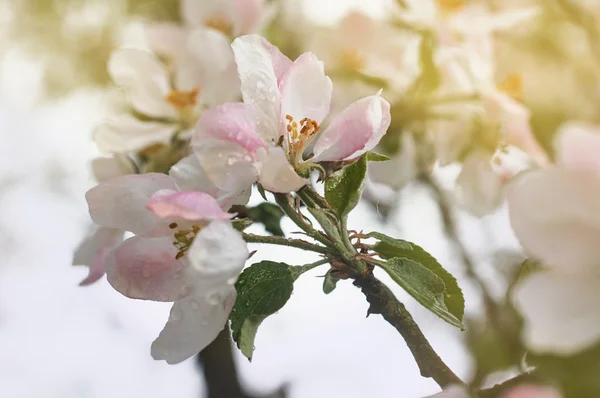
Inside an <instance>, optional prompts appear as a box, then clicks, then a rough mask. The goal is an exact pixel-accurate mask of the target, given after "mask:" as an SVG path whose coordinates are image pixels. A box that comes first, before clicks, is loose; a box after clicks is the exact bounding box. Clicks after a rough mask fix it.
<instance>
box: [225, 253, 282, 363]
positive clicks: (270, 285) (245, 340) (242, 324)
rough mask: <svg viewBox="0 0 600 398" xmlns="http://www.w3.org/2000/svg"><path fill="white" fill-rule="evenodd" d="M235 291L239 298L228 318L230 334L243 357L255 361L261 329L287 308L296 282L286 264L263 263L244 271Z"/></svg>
mask: <svg viewBox="0 0 600 398" xmlns="http://www.w3.org/2000/svg"><path fill="white" fill-rule="evenodd" d="M235 288H236V290H237V299H236V301H235V305H234V306H233V309H232V311H231V314H230V315H229V319H230V320H231V334H232V337H233V340H234V341H235V342H236V344H237V346H238V348H239V349H240V350H241V351H242V354H244V355H245V356H246V358H248V359H249V360H252V353H253V351H254V338H255V336H256V332H257V330H258V327H259V326H260V324H261V323H262V321H264V320H265V318H267V317H268V316H269V315H271V314H274V313H275V312H277V311H279V310H280V309H281V308H282V307H283V306H284V305H285V303H286V302H287V301H288V299H289V298H290V296H291V295H292V290H293V288H294V280H293V278H292V273H291V272H290V267H289V266H288V265H287V264H283V263H275V262H272V261H261V262H259V263H256V264H253V265H252V266H250V267H249V268H246V269H245V270H244V272H242V274H241V275H240V277H239V278H238V280H237V282H236V284H235Z"/></svg>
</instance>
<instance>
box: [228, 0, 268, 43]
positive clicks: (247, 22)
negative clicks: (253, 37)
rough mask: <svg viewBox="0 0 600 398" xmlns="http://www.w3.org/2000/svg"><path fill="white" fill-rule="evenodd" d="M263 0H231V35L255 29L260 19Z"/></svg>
mask: <svg viewBox="0 0 600 398" xmlns="http://www.w3.org/2000/svg"><path fill="white" fill-rule="evenodd" d="M264 7H265V2H264V0H232V1H231V11H232V13H233V21H234V24H233V35H234V36H241V35H246V34H248V33H252V32H254V31H255V30H256V28H257V26H258V24H259V23H260V21H261V16H262V12H263V9H264Z"/></svg>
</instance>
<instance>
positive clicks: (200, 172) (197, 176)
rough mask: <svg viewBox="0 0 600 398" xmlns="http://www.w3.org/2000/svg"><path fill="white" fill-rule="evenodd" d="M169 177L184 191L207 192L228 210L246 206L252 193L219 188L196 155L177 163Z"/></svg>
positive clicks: (246, 190) (248, 190)
mask: <svg viewBox="0 0 600 398" xmlns="http://www.w3.org/2000/svg"><path fill="white" fill-rule="evenodd" d="M169 175H170V176H171V177H173V178H174V179H175V182H176V183H177V186H178V187H179V188H180V189H181V190H182V191H200V192H205V193H207V194H209V195H210V196H212V197H213V198H215V199H216V200H217V202H218V203H219V205H220V206H221V208H222V209H228V208H229V207H231V206H232V205H234V204H239V205H245V204H246V203H248V199H249V197H250V193H251V189H245V190H242V191H241V192H240V191H239V190H237V191H231V192H230V191H225V190H222V189H219V188H217V186H216V185H215V184H214V183H213V182H212V181H211V180H210V179H209V178H208V175H207V174H206V172H205V171H204V169H203V168H202V167H201V166H200V162H199V160H198V158H197V157H196V155H189V156H187V157H185V158H183V159H182V160H180V161H179V162H177V163H176V164H175V165H173V167H171V170H169Z"/></svg>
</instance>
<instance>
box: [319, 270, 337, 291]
mask: <svg viewBox="0 0 600 398" xmlns="http://www.w3.org/2000/svg"><path fill="white" fill-rule="evenodd" d="M338 281H339V279H338V278H336V277H335V276H333V275H331V270H329V271H327V273H326V274H325V277H324V278H323V293H325V294H329V293H331V292H333V291H334V290H335V287H336V285H337V283H338Z"/></svg>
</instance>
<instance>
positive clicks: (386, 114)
mask: <svg viewBox="0 0 600 398" xmlns="http://www.w3.org/2000/svg"><path fill="white" fill-rule="evenodd" d="M390 122H391V115H390V104H389V102H387V101H386V100H385V99H383V98H382V97H381V96H380V95H379V94H378V95H372V96H370V97H365V98H362V99H360V100H358V101H355V102H354V103H352V104H350V105H349V106H348V107H347V108H346V109H344V110H343V111H342V112H341V113H340V114H339V115H338V116H336V118H335V119H334V120H333V121H332V122H331V124H330V125H329V127H328V128H327V129H326V130H325V131H324V132H323V133H322V134H321V135H320V136H319V137H318V138H317V142H316V143H315V146H314V148H313V152H314V158H313V161H314V162H323V161H335V160H346V159H353V158H356V157H358V156H360V155H362V154H363V153H365V152H367V151H370V150H371V149H373V148H374V147H375V145H377V144H378V143H379V140H381V137H383V135H384V134H385V133H386V131H387V129H388V127H389V126H390Z"/></svg>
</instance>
